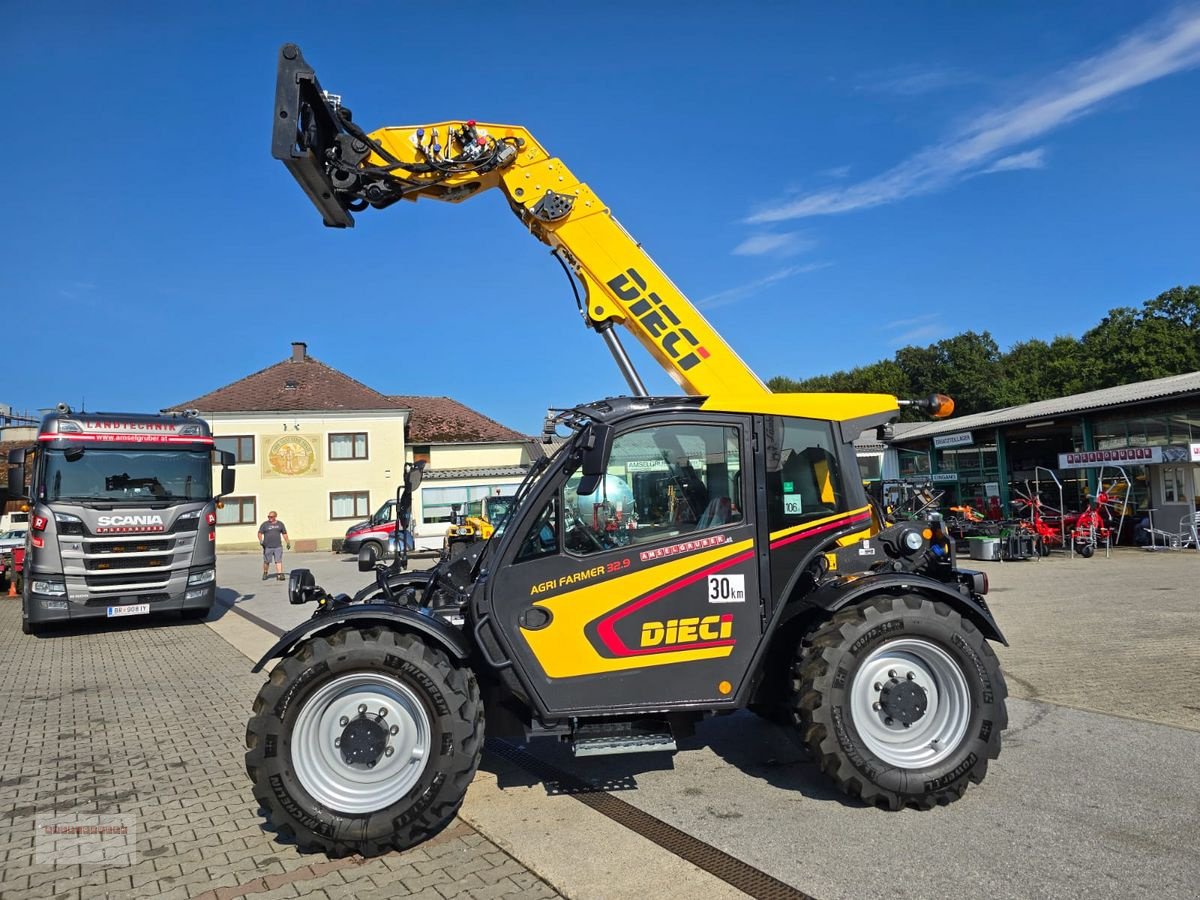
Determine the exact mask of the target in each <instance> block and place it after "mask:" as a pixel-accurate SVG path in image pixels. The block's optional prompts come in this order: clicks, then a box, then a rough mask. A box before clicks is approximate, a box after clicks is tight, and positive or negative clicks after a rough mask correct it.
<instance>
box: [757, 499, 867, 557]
mask: <svg viewBox="0 0 1200 900" xmlns="http://www.w3.org/2000/svg"><path fill="white" fill-rule="evenodd" d="M870 518H871V511H870V510H869V509H868V510H867V511H866V512H862V513H859V514H858V515H854V516H850V517H849V518H846V519H838V520H837V521H834V522H826V523H825V524H824V525H818V526H817V527H816V528H808V529H806V530H804V531H798V532H796V533H795V534H789V535H788V536H787V537H785V538H780V539H779V540H777V541H774V542H772V544H771V549H772V550H774V549H776V548H778V547H784V546H786V545H788V544H791V543H794V542H795V541H800V540H803V539H804V538H808V537H812V536H813V535H816V534H824V533H825V532H826V531H833V530H834V529H836V528H844V527H846V526H848V525H857V524H858V523H859V522H867V521H869V520H870Z"/></svg>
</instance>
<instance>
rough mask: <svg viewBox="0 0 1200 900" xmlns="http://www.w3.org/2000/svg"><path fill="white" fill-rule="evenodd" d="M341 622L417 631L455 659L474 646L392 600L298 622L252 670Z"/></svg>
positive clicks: (454, 630) (461, 658)
mask: <svg viewBox="0 0 1200 900" xmlns="http://www.w3.org/2000/svg"><path fill="white" fill-rule="evenodd" d="M342 625H354V626H356V627H361V628H369V627H371V626H382V627H384V628H391V629H394V630H396V631H401V632H405V631H407V632H415V633H416V634H417V635H418V636H419V637H422V638H426V639H428V640H430V641H431V642H432V643H433V644H434V645H436V646H438V647H440V648H441V649H443V650H445V651H446V652H447V653H449V654H450V656H452V657H453V658H454V659H455V660H456V661H458V662H465V661H466V660H467V659H468V658H469V657H470V655H471V645H470V644H469V643H468V641H467V638H466V636H465V635H463V633H462V632H461V631H459V630H458V629H457V628H454V627H452V626H450V625H447V624H446V623H445V622H442V621H441V620H440V619H435V618H434V617H433V616H428V615H423V614H422V613H420V612H417V611H416V610H414V609H411V608H409V607H406V606H396V605H395V604H391V603H363V604H359V605H355V606H352V607H347V608H345V609H342V610H339V611H337V612H334V613H329V614H328V615H323V616H317V617H315V618H312V619H309V620H308V621H307V622H304V623H303V624H301V625H297V626H296V627H295V628H293V629H292V630H291V631H289V632H288V633H287V634H285V635H284V636H283V637H281V638H280V639H279V640H278V641H277V642H276V644H275V646H274V647H272V648H271V649H270V650H268V651H267V652H266V655H264V656H263V658H262V659H260V660H259V661H258V662H257V663H255V664H254V668H253V669H251V670H250V671H251V672H261V671H262V668H263V666H265V665H266V664H267V663H268V662H270V661H271V660H273V659H276V658H277V657H280V656H286V655H287V654H288V653H289V652H290V651H291V650H292V649H293V648H294V647H295V646H296V645H297V644H299V643H300V642H301V641H304V640H307V639H309V638H312V637H316V636H318V635H322V634H326V633H328V632H330V631H333V630H335V629H337V628H338V627H340V626H342Z"/></svg>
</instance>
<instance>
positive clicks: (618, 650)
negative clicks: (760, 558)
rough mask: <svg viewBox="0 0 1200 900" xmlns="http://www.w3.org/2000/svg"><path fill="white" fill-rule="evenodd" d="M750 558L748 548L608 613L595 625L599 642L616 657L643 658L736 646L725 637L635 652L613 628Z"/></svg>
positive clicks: (750, 552)
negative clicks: (655, 654) (671, 596)
mask: <svg viewBox="0 0 1200 900" xmlns="http://www.w3.org/2000/svg"><path fill="white" fill-rule="evenodd" d="M753 556H754V550H753V548H751V549H750V550H747V551H746V552H745V553H741V554H739V555H737V556H733V557H730V558H729V559H726V560H722V561H721V562H719V563H715V564H714V565H711V566H709V567H707V568H705V569H700V570H698V571H696V572H692V573H691V574H690V575H685V576H683V578H681V579H679V580H678V581H674V582H672V583H670V584H668V585H665V586H664V587H661V588H659V589H658V590H657V591H655V592H654V593H652V594H647V595H646V596H645V597H643V598H641V599H640V600H635V601H634V602H633V603H631V604H630V605H629V606H627V607H625V609H622V610H618V611H617V612H615V613H611V614H609V615H608V616H606V617H605V618H603V619H601V620H600V622H599V624H598V625H597V626H596V630H597V631H598V632H599V634H600V640H601V641H603V643H604V646H605V647H607V648H608V650H609V651H610V652H611V653H612V654H613V655H615V656H644V655H646V654H650V653H677V652H679V651H681V650H700V649H703V648H706V647H729V646H732V645H733V644H735V643H737V640H736V639H735V638H728V639H726V640H723V641H704V642H702V643H695V644H685V645H678V644H676V645H673V646H670V647H647V648H646V649H640V648H639V649H634V648H633V647H628V646H626V645H625V642H624V641H622V640H621V638H620V637H619V636H618V635H617V632H616V627H615V626H616V624H617V622H619V621H620V620H621V619H624V618H625V617H626V616H630V615H633V613H635V612H637V611H638V610H639V609H642V608H644V607H646V606H649V605H650V604H651V603H654V602H655V601H658V600H661V599H662V598H663V597H666V596H667V595H668V594H673V593H675V591H678V590H680V589H681V588H685V587H687V586H688V585H689V584H695V583H696V582H697V581H699V580H700V579H701V578H707V577H708V576H709V575H711V574H713V573H714V572H720V571H721V570H722V569H728V568H729V567H730V566H735V565H737V564H738V563H741V562H745V561H746V560H748V559H752V558H753Z"/></svg>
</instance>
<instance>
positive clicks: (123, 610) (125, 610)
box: [108, 603, 150, 619]
mask: <svg viewBox="0 0 1200 900" xmlns="http://www.w3.org/2000/svg"><path fill="white" fill-rule="evenodd" d="M149 613H150V604H149V603H129V604H126V605H125V606H110V607H109V608H108V617H109V618H110V619H112V618H114V617H116V616H145V615H149Z"/></svg>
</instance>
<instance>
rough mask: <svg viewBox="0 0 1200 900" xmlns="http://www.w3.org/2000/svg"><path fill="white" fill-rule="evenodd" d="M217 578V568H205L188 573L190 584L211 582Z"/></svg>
mask: <svg viewBox="0 0 1200 900" xmlns="http://www.w3.org/2000/svg"><path fill="white" fill-rule="evenodd" d="M216 580H217V570H216V569H203V570H201V571H199V572H192V573H191V574H190V575H188V584H210V583H212V582H214V581H216Z"/></svg>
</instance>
